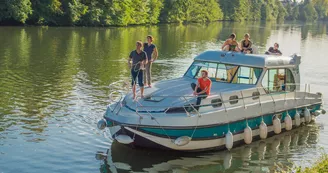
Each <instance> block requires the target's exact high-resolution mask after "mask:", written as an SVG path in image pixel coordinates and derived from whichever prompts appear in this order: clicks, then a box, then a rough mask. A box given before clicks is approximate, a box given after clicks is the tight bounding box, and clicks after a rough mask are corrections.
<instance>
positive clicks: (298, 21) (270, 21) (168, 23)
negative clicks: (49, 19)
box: [0, 20, 328, 28]
mask: <svg viewBox="0 0 328 173" xmlns="http://www.w3.org/2000/svg"><path fill="white" fill-rule="evenodd" d="M268 22H269V23H277V24H285V23H304V24H305V23H315V22H320V23H326V22H328V20H314V21H303V20H283V21H278V20H251V21H233V20H217V21H211V22H180V23H179V22H161V23H157V24H129V25H126V26H122V25H106V26H105V25H33V24H31V25H29V24H17V25H15V24H13V25H11V24H8V25H7V24H4V25H2V24H0V27H63V28H66V27H67V28H69V27H78V28H83V27H85V28H129V27H140V26H145V27H152V26H160V25H184V26H187V25H194V24H196V25H209V24H212V23H268Z"/></svg>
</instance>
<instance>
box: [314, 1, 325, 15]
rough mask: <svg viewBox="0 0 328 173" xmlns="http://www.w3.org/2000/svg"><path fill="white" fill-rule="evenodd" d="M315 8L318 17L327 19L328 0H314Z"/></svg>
mask: <svg viewBox="0 0 328 173" xmlns="http://www.w3.org/2000/svg"><path fill="white" fill-rule="evenodd" d="M312 2H313V4H314V8H315V9H316V11H317V13H318V19H327V17H328V0H313V1H312Z"/></svg>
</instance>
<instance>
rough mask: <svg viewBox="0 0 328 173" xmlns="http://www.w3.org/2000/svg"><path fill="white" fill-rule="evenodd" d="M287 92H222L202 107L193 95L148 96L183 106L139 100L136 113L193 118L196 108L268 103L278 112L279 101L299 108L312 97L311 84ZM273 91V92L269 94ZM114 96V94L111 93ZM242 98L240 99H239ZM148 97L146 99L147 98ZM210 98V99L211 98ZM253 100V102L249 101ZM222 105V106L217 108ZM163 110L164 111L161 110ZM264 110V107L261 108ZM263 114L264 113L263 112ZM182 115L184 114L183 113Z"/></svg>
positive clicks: (265, 89)
mask: <svg viewBox="0 0 328 173" xmlns="http://www.w3.org/2000/svg"><path fill="white" fill-rule="evenodd" d="M284 86H285V90H278V91H273V90H270V89H271V88H280V87H282V86H273V87H271V88H269V87H257V88H250V89H246V90H240V91H228V92H220V93H218V94H214V95H210V96H208V97H207V98H206V99H203V101H202V102H204V101H206V100H207V101H211V103H210V104H209V103H207V104H200V105H195V104H193V103H192V102H191V101H194V100H195V99H196V98H197V96H191V95H183V96H161V95H155V96H152V95H150V96H147V97H149V98H164V99H165V98H180V100H182V101H183V102H182V103H183V104H178V105H172V104H171V105H160V106H159V105H156V106H149V105H142V104H141V103H140V101H139V98H140V97H138V96H137V98H136V99H135V103H136V106H135V112H136V113H137V114H138V115H139V116H140V117H142V115H143V114H145V113H146V114H148V115H149V116H150V117H152V118H154V116H153V115H152V112H153V111H152V110H151V109H150V108H154V109H156V110H157V111H160V112H164V113H167V112H168V111H169V110H170V109H172V108H182V109H183V110H184V112H183V113H186V114H187V116H191V114H196V115H198V116H201V113H200V112H199V111H198V110H197V109H196V108H195V107H196V106H197V107H199V108H201V107H208V106H212V107H213V108H216V109H222V106H223V109H224V111H226V112H227V111H228V110H229V109H232V108H235V107H241V106H242V107H244V108H245V109H246V108H247V107H248V106H250V105H254V104H258V105H260V107H261V106H262V105H263V104H264V103H267V102H272V103H273V106H274V111H276V106H277V105H276V102H278V101H284V102H285V103H286V102H287V100H291V101H292V100H294V103H295V105H294V106H295V107H298V105H299V102H298V100H303V104H302V105H304V104H305V100H306V99H308V98H309V97H310V96H311V95H309V94H311V93H310V92H311V87H310V85H309V84H305V85H304V86H305V87H304V88H305V89H304V91H297V90H296V88H297V87H300V86H301V84H284ZM288 86H295V88H294V89H295V90H294V91H286V89H287V87H288ZM268 91H271V92H268ZM255 92H256V93H258V95H253V94H254V93H255ZM119 93H120V94H121V96H120V98H119V99H118V101H116V105H115V106H114V109H112V110H111V111H112V112H114V111H115V110H116V109H117V107H119V110H118V111H117V112H116V113H115V114H118V113H119V112H120V110H121V107H122V106H124V105H123V104H121V102H122V99H123V101H124V99H125V98H123V93H121V92H119ZM111 94H112V93H111ZM231 96H238V97H237V98H236V99H224V98H230V97H231ZM239 96H240V97H239ZM315 96H316V97H313V98H315V99H318V97H321V99H322V95H317V94H315ZM147 97H146V98H147ZM209 97H210V98H209ZM265 97H268V98H269V99H265ZM214 99H220V100H221V101H218V102H215V103H212V101H213V100H214ZM249 99H251V100H249ZM239 101H242V104H239ZM233 102H237V103H235V104H231V103H233ZM217 105H221V106H217ZM161 108H162V109H161ZM261 109H262V107H261ZM261 112H262V111H261ZM181 113H182V112H181Z"/></svg>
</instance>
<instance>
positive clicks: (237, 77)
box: [185, 61, 262, 85]
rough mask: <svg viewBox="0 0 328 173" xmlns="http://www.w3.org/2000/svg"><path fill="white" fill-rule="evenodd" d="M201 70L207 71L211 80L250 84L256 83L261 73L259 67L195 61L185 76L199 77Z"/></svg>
mask: <svg viewBox="0 0 328 173" xmlns="http://www.w3.org/2000/svg"><path fill="white" fill-rule="evenodd" d="M202 70H207V71H208V77H209V78H210V79H211V80H212V81H218V82H228V83H237V84H251V85H254V84H256V83H257V81H258V79H259V77H260V76H261V74H262V69H261V68H253V67H243V66H238V65H230V64H223V63H212V62H202V61H195V62H194V63H193V64H192V65H191V66H190V68H189V69H188V71H187V72H186V74H185V76H187V77H190V78H199V77H201V71H202Z"/></svg>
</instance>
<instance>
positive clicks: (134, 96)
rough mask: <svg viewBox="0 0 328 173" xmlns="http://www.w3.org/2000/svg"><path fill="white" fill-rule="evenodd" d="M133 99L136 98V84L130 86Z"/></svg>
mask: <svg viewBox="0 0 328 173" xmlns="http://www.w3.org/2000/svg"><path fill="white" fill-rule="evenodd" d="M132 93H133V100H134V99H136V85H135V84H134V85H133V86H132Z"/></svg>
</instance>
